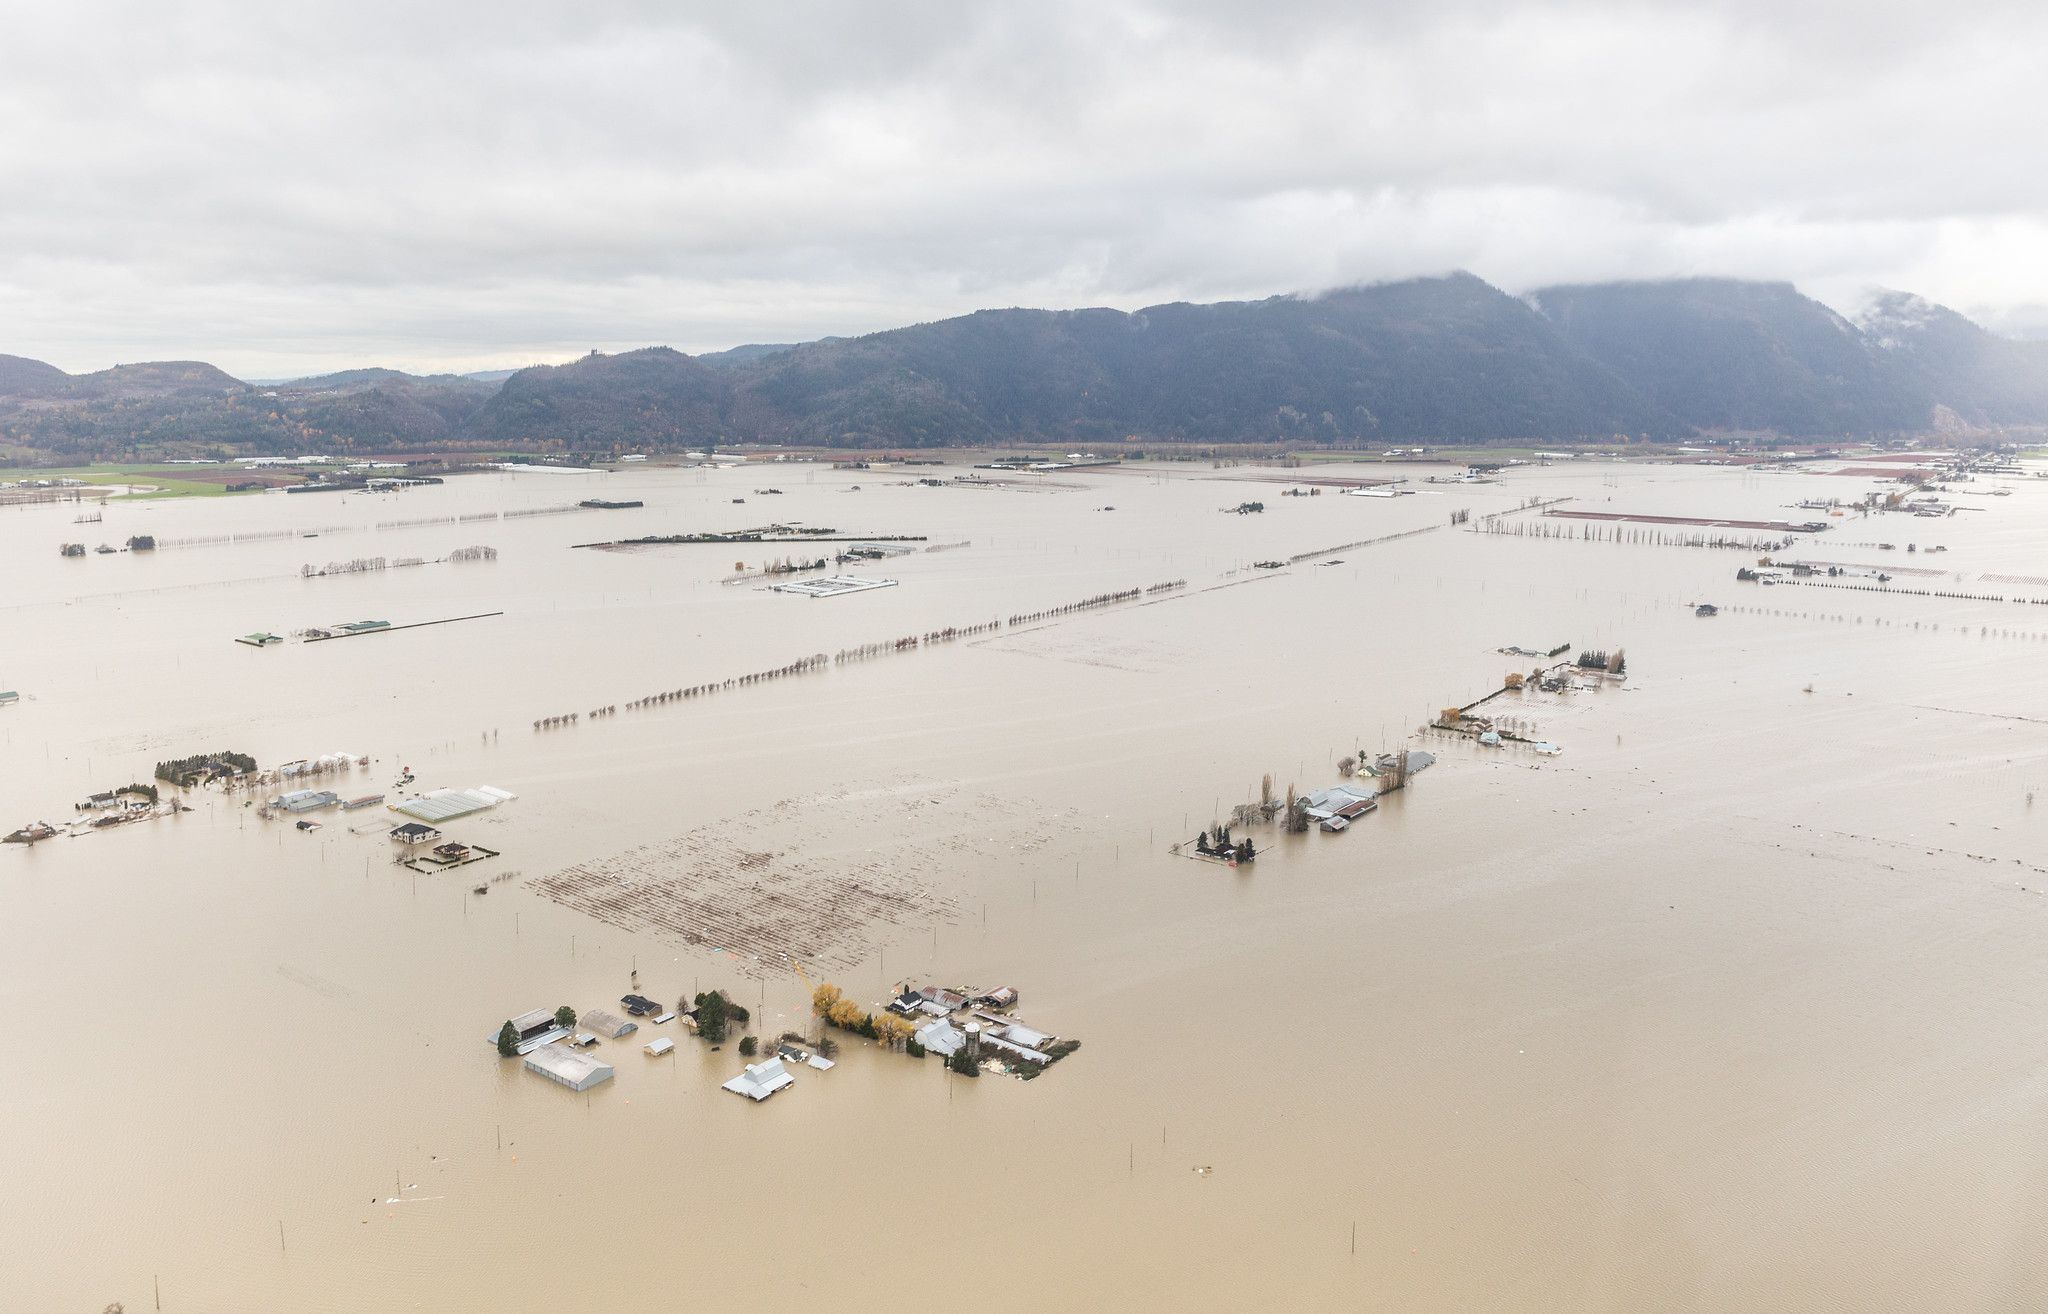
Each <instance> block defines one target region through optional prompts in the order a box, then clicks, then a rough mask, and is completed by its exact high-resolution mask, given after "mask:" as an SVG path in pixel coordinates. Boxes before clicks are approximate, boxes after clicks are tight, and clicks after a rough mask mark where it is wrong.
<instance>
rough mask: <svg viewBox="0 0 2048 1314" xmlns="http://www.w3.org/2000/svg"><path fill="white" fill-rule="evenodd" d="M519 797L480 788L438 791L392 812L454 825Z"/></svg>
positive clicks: (423, 795) (500, 790)
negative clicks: (450, 822) (470, 815)
mask: <svg viewBox="0 0 2048 1314" xmlns="http://www.w3.org/2000/svg"><path fill="white" fill-rule="evenodd" d="M518 797H519V796H518V795H517V794H514V793H512V792H511V791H510V790H505V789H496V788H493V787H492V786H490V785H478V786H477V787H476V788H475V789H437V790H435V791H434V792H433V793H431V794H422V795H420V796H419V797H418V798H409V799H407V800H406V801H405V802H403V803H398V804H394V805H393V806H392V809H391V810H392V811H394V812H403V813H404V814H405V815H406V816H408V817H418V818H419V819H420V820H421V821H428V822H432V821H453V820H454V819H455V818H457V817H466V816H468V815H469V814H470V813H472V812H482V811H483V810H484V809H486V808H494V807H496V806H498V805H499V804H500V803H503V802H505V801H507V800H508V799H515V798H518Z"/></svg>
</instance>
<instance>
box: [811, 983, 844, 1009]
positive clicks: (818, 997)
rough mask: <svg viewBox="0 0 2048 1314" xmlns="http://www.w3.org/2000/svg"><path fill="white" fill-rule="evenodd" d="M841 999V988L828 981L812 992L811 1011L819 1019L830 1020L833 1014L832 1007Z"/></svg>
mask: <svg viewBox="0 0 2048 1314" xmlns="http://www.w3.org/2000/svg"><path fill="white" fill-rule="evenodd" d="M839 998H840V992H839V987H838V986H836V985H833V984H832V983H831V982H830V981H827V982H826V983H825V984H824V985H821V986H819V987H818V988H817V989H816V990H813V991H811V1011H812V1012H813V1013H816V1014H817V1015H818V1016H819V1017H825V1018H829V1017H830V1016H831V1014H832V1005H834V1004H836V1003H838V1002H839Z"/></svg>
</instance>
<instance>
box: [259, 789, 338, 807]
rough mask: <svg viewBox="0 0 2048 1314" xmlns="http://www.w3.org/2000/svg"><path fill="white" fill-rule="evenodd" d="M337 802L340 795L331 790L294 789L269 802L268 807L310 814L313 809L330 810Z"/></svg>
mask: <svg viewBox="0 0 2048 1314" xmlns="http://www.w3.org/2000/svg"><path fill="white" fill-rule="evenodd" d="M339 802H341V795H339V794H337V793H335V792H334V791H333V790H331V789H295V790H293V791H292V792H291V793H289V794H279V795H278V796H277V797H276V798H274V799H272V800H270V806H272V807H274V808H283V809H284V810H285V811H286V812H311V811H313V810H314V809H315V808H331V807H333V806H334V805H335V804H337V803H339Z"/></svg>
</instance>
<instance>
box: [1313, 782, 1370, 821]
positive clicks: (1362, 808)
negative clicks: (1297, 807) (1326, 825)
mask: <svg viewBox="0 0 2048 1314" xmlns="http://www.w3.org/2000/svg"><path fill="white" fill-rule="evenodd" d="M1301 805H1302V807H1303V809H1304V810H1306V811H1307V813H1308V818H1309V820H1310V821H1328V820H1329V819H1330V818H1332V817H1342V818H1344V819H1345V820H1346V821H1349V820H1351V819H1352V818H1354V817H1362V816H1364V815H1365V814H1366V813H1368V812H1371V811H1372V810H1374V809H1375V808H1377V807H1379V805H1380V801H1379V797H1378V796H1377V795H1376V794H1374V793H1373V792H1372V791H1371V790H1368V789H1360V788H1359V787H1358V786H1357V785H1332V786H1331V787H1330V788H1328V789H1319V790H1317V791H1315V792H1314V793H1313V794H1304V795H1302V797H1301Z"/></svg>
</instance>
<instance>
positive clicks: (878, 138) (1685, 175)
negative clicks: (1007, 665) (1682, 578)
mask: <svg viewBox="0 0 2048 1314" xmlns="http://www.w3.org/2000/svg"><path fill="white" fill-rule="evenodd" d="M10 11H11V12H10V13H9V15H8V21H9V25H10V31H12V32H13V33H14V38H13V39H11V40H10V41H9V42H8V43H6V44H5V45H4V46H0V123H5V124H6V125H7V126H6V127H5V128H4V129H0V170H4V176H6V177H7V178H8V180H9V183H8V186H7V187H6V188H4V189H0V325H4V326H5V329H4V333H0V351H9V352H17V353H20V354H25V355H36V356H43V357H46V358H49V359H53V360H55V361H56V362H57V363H59V364H62V365H65V366H66V367H68V368H73V369H81V368H93V367H98V366H101V365H104V364H107V363H109V362H111V361H114V360H130V359H141V358H145V357H150V356H167V355H168V356H203V357H206V358H209V359H213V360H216V361H217V362H219V363H221V364H223V365H224V366H226V367H228V368H231V369H238V370H241V371H243V372H246V373H253V374H279V373H289V372H294V371H296V370H299V369H301V368H305V369H313V368H327V367H331V366H340V365H348V364H358V363H364V362H369V361H379V362H390V363H394V364H400V365H405V366H409V367H413V368H433V367H445V366H460V367H483V366H488V365H495V364H508V363H524V362H526V361H528V360H534V359H559V358H561V357H563V356H565V355H568V354H573V353H576V352H580V351H582V350H585V349H587V348H589V347H591V346H600V347H617V346H633V345H640V344H643V343H648V342H664V343H668V344H671V345H674V346H677V347H680V348H683V349H686V350H701V349H713V348H718V347H722V346H727V345H730V344H731V343H733V342H737V341H741V340H749V339H760V338H773V339H777V340H787V339H789V338H793V337H804V336H815V335H818V334H822V333H828V332H841V333H843V332H858V331H863V330H867V329H873V328H880V327H888V326H891V325H895V324H899V323H905V322H911V321H915V320H918V319H927V318H933V317H937V316H941V315H947V314H955V313H960V312H962V311H965V310H970V309H974V308H976V307H979V306H984V305H1006V304H1039V305H1085V304H1114V305H1120V306H1126V307H1133V306H1137V305H1140V304H1143V303H1145V302H1148V301H1154V300H1162V299H1170V298H1174V297H1183V296H1185V297H1194V298H1204V299H1206V298H1213V297H1234V296H1256V295H1266V294H1270V293H1273V292H1279V291H1288V290H1314V289H1317V288H1322V287H1329V286H1335V285H1339V284H1345V283H1351V282H1357V281H1364V280H1374V279H1384V278H1396V277H1402V276H1407V275H1412V274H1420V273H1433V272H1440V271H1443V270H1447V269H1451V268H1457V267H1463V268H1469V269H1472V270H1473V271H1474V272H1476V273H1478V274H1480V275H1481V276H1482V277H1486V278H1488V279H1491V280H1492V281H1494V282H1496V283H1498V284H1500V285H1501V286H1504V287H1507V288H1509V289H1511V290H1521V289H1525V288H1528V287H1533V286H1538V285H1541V284H1542V283H1545V282H1548V281H1553V280H1560V279H1573V280H1580V279H1597V278H1611V277H1656V276H1662V275H1673V274H1694V273H1718V274H1734V275H1743V276H1752V277H1771V278H1789V279H1793V280H1795V281H1797V282H1799V283H1800V285H1801V286H1802V287H1803V288H1805V289H1806V290H1808V291H1810V292H1813V293H1815V294H1816V295H1820V296H1823V297H1825V298H1828V299H1830V300H1832V301H1834V302H1835V303H1836V304H1843V305H1846V304H1848V302H1850V301H1851V300H1853V299H1854V297H1855V296H1856V295H1857V293H1858V291H1859V290H1860V289H1862V288H1865V287H1867V286H1869V285H1872V284H1884V285H1888V286H1899V287H1906V288H1911V289H1913V290H1915V291H1918V292H1921V293H1923V294H1925V295H1928V296H1930V297H1933V298H1935V299H1937V300H1942V301H1946V302H1948V303H1950V304H1954V305H1956V306H1958V307H1959V308H1963V309H1966V310H1969V311H1972V312H1974V313H1977V314H1980V315H1982V316H1985V317H1986V318H1987V319H1988V320H1990V321H1992V322H1995V323H1999V324H2002V325H2005V326H2008V327H2025V326H2026V325H2027V324H2029V323H2032V322H2034V321H2035V320H2037V319H2041V318H2043V316H2042V315H2041V313H2040V312H2037V311H2036V310H2035V308H2036V307H2040V306H2043V305H2048V258H2044V257H2043V254H2042V253H2043V252H2044V251H2048V246H2044V244H2043V238H2044V236H2048V194H2044V188H2048V180H2044V179H2043V178H2042V177H2041V176H2040V175H2039V173H2038V171H2037V170H2035V169H2033V168H2032V167H2031V164H2032V159H2031V151H2032V143H2033V142H2034V141H2037V140H2039V139H2040V136H2041V133H2042V129H2043V128H2044V127H2048V123H2044V121H2043V120H2044V117H2048V106H2044V105H2043V103H2042V102H2041V99H2040V98H2039V97H2038V96H2037V95H2035V94H2034V90H2033V82H2034V68H2033V63H2034V60H2033V52H2035V51H2038V50H2040V49H2041V48H2042V46H2043V37H2044V36H2048V19H2044V17H2043V16H2041V15H2039V14H2037V13H2036V12H2035V11H2034V10H2032V9H2029V8H2026V7H2021V6H2006V5H1976V6H1972V5H1967V4H1965V5H1941V6H1936V5H1933V4H1898V3H1894V4H1890V5H1885V4H1878V5H1868V4H1864V5H1855V6H1850V5H1846V4H1833V3H1829V4H1816V5H1805V6H1798V7H1796V8H1793V9H1790V10H1789V11H1788V7H1786V6H1782V5H1764V4H1760V3H1730V4H1721V5H1689V6H1686V5H1680V6H1669V5H1612V4H1556V5H1542V4H1525V3H1509V2H1507V0H1491V2H1486V3H1478V2H1472V3H1460V2H1458V0H1452V2H1451V3H1443V4H1421V3H1412V4H1410V3H1401V4H1383V5H1338V4H1321V3H1303V2H1295V3H1286V2H1282V3H1266V4H1256V5H1254V4H1226V3H1222V2H1221V0H1209V2H1207V3H1200V2H1198V3H1192V4H1187V5H1180V6H1174V7H1166V6H1160V5H1144V4H1118V3H1097V4H1078V3H1073V4H1050V5H1042V6H1036V7H1031V8H1025V7H1021V6H993V5H991V6H978V7H977V6H960V5H940V4H906V5H893V6H863V5H847V4H838V5H833V4H783V5H761V6H723V7H720V6H710V5H704V4H696V3H622V4H612V5H607V6H604V7H602V8H597V9H587V10H583V11H577V10H576V9H574V8H573V7H569V6H561V5H539V4H525V3H510V4H499V5H492V6H482V5H444V6H438V7H408V6H398V5H379V4H370V5H361V4H357V5H349V6H342V5H336V4H320V3H311V4H301V5H296V6H277V7H259V6H254V5H237V4H217V5H213V6H181V7H177V8H175V9H171V8H165V7H159V6H144V5H140V4H133V5H124V4H110V5H99V6H92V5H80V6H63V7H38V8H30V7H28V6H25V5H15V6H11V7H10Z"/></svg>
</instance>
